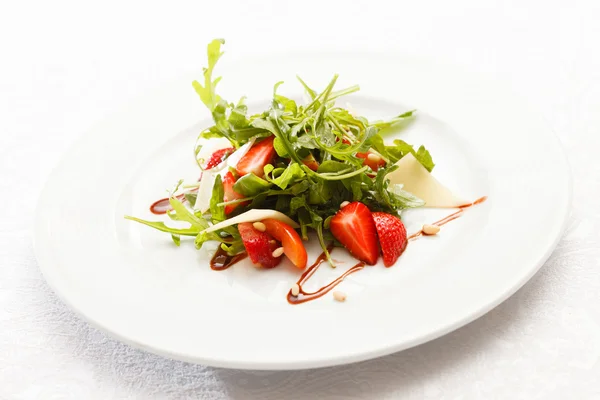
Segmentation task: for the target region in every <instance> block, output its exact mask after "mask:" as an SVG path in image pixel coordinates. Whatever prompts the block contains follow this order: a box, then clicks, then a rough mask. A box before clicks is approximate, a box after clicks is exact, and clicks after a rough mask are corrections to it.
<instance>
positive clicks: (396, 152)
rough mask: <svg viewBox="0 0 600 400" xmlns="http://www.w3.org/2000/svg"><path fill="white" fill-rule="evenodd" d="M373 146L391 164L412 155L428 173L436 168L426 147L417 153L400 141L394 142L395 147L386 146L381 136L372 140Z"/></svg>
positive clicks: (422, 147) (420, 148) (421, 147)
mask: <svg viewBox="0 0 600 400" xmlns="http://www.w3.org/2000/svg"><path fill="white" fill-rule="evenodd" d="M371 144H372V146H373V148H374V149H375V150H377V152H379V153H380V154H381V155H382V156H384V157H385V158H387V159H388V160H389V162H390V163H391V164H395V163H396V162H397V161H398V160H400V159H401V158H402V157H404V156H405V155H407V154H408V153H411V154H412V155H413V156H414V157H415V158H416V159H417V160H418V161H419V162H420V163H421V165H423V166H424V167H425V168H426V169H427V171H429V172H431V171H432V170H433V167H435V164H434V163H433V159H432V158H431V154H429V151H427V149H425V147H424V146H420V147H419V149H418V150H417V151H415V149H414V147H413V146H412V145H410V144H408V143H406V142H405V141H403V140H400V139H396V140H394V144H393V145H389V146H386V145H385V144H384V142H383V138H382V137H381V135H376V136H374V137H373V139H372V140H371Z"/></svg>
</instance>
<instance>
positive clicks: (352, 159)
mask: <svg viewBox="0 0 600 400" xmlns="http://www.w3.org/2000/svg"><path fill="white" fill-rule="evenodd" d="M224 43H225V42H224V41H223V40H222V39H215V40H213V41H212V42H211V43H209V44H208V47H207V57H208V67H207V68H204V69H203V75H204V82H203V83H200V82H198V81H194V82H193V83H192V85H193V87H194V89H195V90H196V92H197V93H198V96H199V97H200V100H201V101H202V102H203V103H204V105H205V106H206V107H207V108H208V110H209V111H210V112H211V114H212V117H213V120H214V125H213V126H211V127H209V128H207V129H205V130H203V131H202V132H201V133H200V135H199V138H205V139H210V138H226V139H227V140H229V141H230V142H231V145H232V146H233V147H234V148H239V147H240V146H242V145H244V144H245V143H248V142H249V141H250V140H257V141H260V140H261V138H264V137H269V136H271V135H273V136H275V139H274V142H273V147H274V149H275V152H276V157H275V159H274V160H273V161H272V162H271V163H270V164H267V165H266V166H265V167H264V174H263V175H262V176H257V175H255V174H253V173H249V174H246V175H244V176H237V171H235V170H232V172H233V173H234V175H236V178H237V180H236V182H235V184H234V186H233V190H234V191H235V192H237V193H238V194H240V195H242V196H244V197H243V198H241V199H236V200H232V201H226V200H224V198H225V196H224V189H223V184H222V180H221V176H217V179H216V180H215V183H214V186H213V192H212V197H211V200H210V209H209V210H208V211H207V212H205V213H201V212H200V211H195V210H193V209H192V208H191V207H187V206H186V205H185V204H184V203H182V202H181V201H179V200H177V198H175V197H171V198H170V204H171V207H172V209H173V210H172V211H170V212H169V213H168V216H169V217H170V218H171V219H173V220H177V221H183V222H186V223H187V224H189V227H187V228H171V227H168V226H167V225H165V223H163V222H149V221H145V220H141V219H138V218H134V217H127V218H129V219H131V220H134V221H137V222H140V223H142V224H145V225H148V226H151V227H153V228H155V229H158V230H161V231H164V232H167V233H170V234H171V235H172V238H173V240H174V242H175V243H176V244H177V245H179V243H180V240H181V236H195V237H196V239H195V244H196V246H197V247H198V248H199V247H200V246H202V244H203V243H204V242H205V241H207V240H216V241H219V242H221V247H222V248H223V249H224V250H225V251H227V252H228V253H229V254H230V255H234V254H237V253H239V252H242V251H244V247H243V244H242V243H241V239H240V236H239V233H238V231H237V228H235V227H227V228H224V229H221V230H218V231H215V232H211V233H205V232H203V231H204V229H206V228H207V227H208V226H209V225H210V224H209V221H210V222H212V223H213V224H214V223H217V222H220V221H223V220H225V219H226V218H227V217H230V216H232V215H235V214H239V213H242V212H244V211H247V210H248V209H251V208H263V209H275V210H278V211H280V212H283V213H285V214H286V215H288V216H290V217H291V218H293V219H294V220H296V221H298V223H299V225H300V232H301V236H302V237H303V238H304V239H308V233H309V231H314V232H315V233H316V235H317V237H318V239H319V242H320V243H321V246H322V247H323V249H324V250H325V249H326V243H327V242H328V241H331V240H333V237H332V235H331V234H330V232H329V222H330V220H331V218H332V216H333V215H334V214H335V213H336V212H337V211H338V210H339V205H340V203H342V202H344V201H361V202H363V203H364V204H366V205H367V206H368V207H369V208H370V209H371V210H372V211H375V210H380V211H385V212H388V213H392V214H396V215H398V214H399V213H400V212H401V211H402V210H403V209H406V208H412V207H419V206H422V205H423V201H421V200H420V199H418V198H416V197H415V196H413V195H412V194H410V193H408V192H406V191H404V190H402V188H401V186H400V185H391V184H390V182H389V180H387V179H386V175H387V174H388V173H389V172H391V171H393V170H394V168H396V167H395V166H394V164H395V163H396V162H397V161H398V160H400V159H401V158H402V157H404V156H405V155H407V154H409V153H410V154H412V155H414V156H415V158H416V159H417V160H418V161H419V162H420V163H421V164H422V165H423V166H424V167H425V168H426V169H427V170H428V171H431V170H432V169H433V168H434V166H435V164H434V163H433V160H432V158H431V155H430V154H429V152H428V151H427V150H426V149H425V147H423V146H420V147H419V148H418V149H416V150H415V148H414V147H413V146H412V145H410V144H408V143H406V142H405V141H403V140H399V139H396V140H394V141H393V142H392V143H386V142H385V141H384V135H385V134H386V131H388V130H389V129H390V128H398V127H400V128H402V127H403V126H405V125H407V124H409V123H410V122H411V121H412V120H413V119H414V115H415V111H414V110H413V111H408V112H404V113H402V114H399V115H397V116H396V117H393V118H391V119H390V120H387V121H381V120H379V121H372V122H369V120H368V119H366V118H364V117H360V116H356V115H354V114H352V113H351V112H349V111H348V110H346V109H343V108H340V107H338V106H336V105H335V100H336V99H338V98H340V97H342V96H345V95H348V94H351V93H354V92H356V91H358V90H359V87H358V86H351V87H348V88H344V89H339V90H334V87H335V84H336V81H337V78H338V76H337V75H334V76H333V78H332V79H331V81H330V82H329V84H328V85H327V86H326V87H325V88H324V89H323V90H322V91H321V92H317V91H316V90H314V89H312V88H311V87H310V86H308V84H307V83H306V82H304V81H303V80H302V78H300V77H297V78H298V81H299V82H300V84H301V85H302V87H303V88H304V90H305V91H306V93H307V94H308V96H309V97H310V102H309V104H306V105H300V104H298V103H297V102H296V101H295V100H293V99H291V98H288V97H285V96H283V95H281V94H278V93H277V91H278V88H279V87H280V85H281V84H282V83H283V82H277V83H276V84H275V86H274V88H273V98H272V101H271V105H270V107H269V108H268V109H267V110H265V111H264V112H262V113H259V114H254V115H248V107H247V106H246V103H245V97H242V98H241V99H240V100H239V101H238V102H237V103H236V104H234V103H229V102H227V101H226V100H224V99H222V98H221V97H220V96H219V95H218V94H217V93H216V88H217V84H218V83H219V82H220V80H221V77H217V78H213V73H214V69H215V66H216V64H217V62H218V61H219V59H220V57H221V56H222V55H223V52H222V51H221V46H222V45H223V44H224ZM198 151H199V147H197V148H196V155H197V154H198ZM367 152H370V153H372V154H374V155H375V156H376V158H378V159H380V160H383V161H384V162H385V165H381V166H379V167H378V168H375V169H372V168H371V167H370V166H369V165H368V164H367V163H366V162H365V159H366V158H367V154H366V153H367ZM196 162H197V163H198V165H199V166H200V167H201V168H202V166H201V160H198V159H197V160H196ZM178 187H179V186H178ZM184 194H185V199H186V200H187V203H189V204H194V202H195V200H196V195H195V194H193V193H190V192H187V193H184ZM226 206H235V210H234V211H233V212H232V213H231V214H229V215H226V213H225V207H226ZM325 251H326V250H325ZM330 262H331V260H330Z"/></svg>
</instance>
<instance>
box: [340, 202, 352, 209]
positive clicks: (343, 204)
mask: <svg viewBox="0 0 600 400" xmlns="http://www.w3.org/2000/svg"><path fill="white" fill-rule="evenodd" d="M348 204H350V202H349V201H342V204H340V208H344V207H346V206H347V205H348Z"/></svg>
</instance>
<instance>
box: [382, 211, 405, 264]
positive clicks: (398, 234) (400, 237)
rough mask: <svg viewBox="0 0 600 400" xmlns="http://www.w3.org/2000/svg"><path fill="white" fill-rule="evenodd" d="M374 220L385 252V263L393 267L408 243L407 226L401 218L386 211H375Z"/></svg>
mask: <svg viewBox="0 0 600 400" xmlns="http://www.w3.org/2000/svg"><path fill="white" fill-rule="evenodd" d="M373 221H374V222H375V228H376V229H377V236H379V244H380V245H381V252H382V253H383V265H385V266H386V267H391V266H392V265H394V263H395V262H396V260H397V259H398V257H400V256H401V255H402V253H403V252H404V250H405V249H406V245H407V244H408V240H407V238H406V228H405V227H404V224H403V223H402V221H401V220H400V218H398V217H396V216H395V215H392V214H388V213H384V212H374V213H373Z"/></svg>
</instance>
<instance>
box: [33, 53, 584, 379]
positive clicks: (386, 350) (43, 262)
mask: <svg viewBox="0 0 600 400" xmlns="http://www.w3.org/2000/svg"><path fill="white" fill-rule="evenodd" d="M301 53H303V54H305V55H310V56H311V57H319V56H322V55H323V54H325V53H324V52H320V51H305V52H301ZM269 54H271V55H272V56H277V55H282V54H285V53H269ZM326 54H327V56H329V57H330V56H331V55H332V53H331V52H328V53H326ZM336 54H343V55H344V56H345V57H359V56H364V55H365V54H378V56H380V57H384V58H385V59H392V60H396V59H398V57H394V56H398V55H397V54H393V55H392V56H390V55H389V54H385V53H383V52H370V51H341V52H336ZM405 57H409V58H416V59H419V60H428V59H426V58H424V57H415V56H413V55H406V56H402V57H401V58H400V59H403V58H405ZM425 62H428V61H425ZM437 63H438V64H439V63H440V62H439V61H438V62H437ZM446 64H447V63H445V62H444V63H442V65H446ZM449 65H452V64H449ZM459 69H460V70H462V71H464V70H465V68H464V67H459ZM479 76H481V75H479ZM178 80H180V77H175V79H173V81H178ZM169 83H170V81H169V82H168V83H165V84H164V85H161V86H160V88H162V87H164V86H166V85H168V84H169ZM157 89H159V88H157ZM153 92H154V91H153ZM146 95H148V93H147V92H144V93H141V94H140V96H137V97H136V98H134V99H133V100H132V101H131V102H130V103H131V104H133V103H136V102H137V101H138V100H139V99H140V98H142V97H144V96H146ZM125 109H127V107H122V108H120V109H119V110H117V111H116V112H114V113H111V114H109V115H107V116H105V117H104V118H103V119H102V121H99V122H97V123H95V124H93V125H92V126H90V127H89V128H88V129H86V130H85V131H83V132H82V133H81V134H80V135H79V136H78V137H77V139H76V140H74V141H73V143H72V144H71V145H70V146H69V147H68V149H67V150H66V152H64V153H63V154H62V155H61V157H60V160H59V162H58V163H57V164H56V165H55V166H54V168H53V169H52V171H51V172H50V174H49V175H48V178H47V180H46V182H45V183H44V186H43V188H42V190H41V191H40V192H39V194H38V199H37V202H36V209H35V212H34V222H33V225H34V226H33V235H32V237H33V248H34V253H35V257H36V259H37V261H38V265H39V268H40V271H41V272H42V275H43V276H44V279H45V280H46V282H48V285H49V286H50V287H51V288H52V290H53V292H54V293H55V294H56V295H57V297H58V298H60V300H61V301H62V302H63V303H65V304H66V305H67V306H68V307H69V308H70V309H71V310H72V311H73V312H74V313H75V314H76V315H78V316H79V317H80V318H82V319H83V320H85V321H86V322H87V323H89V324H90V325H92V326H94V327H95V328H97V329H100V330H101V331H103V332H105V333H106V334H108V336H110V337H112V338H115V339H117V340H119V341H121V342H123V343H126V344H128V345H131V346H133V347H135V348H139V349H142V350H144V351H148V352H151V353H154V354H158V355H161V356H165V357H168V358H172V359H177V360H181V361H186V362H192V363H201V364H205V365H209V366H214V367H225V368H240V369H256V370H284V369H285V370H295V369H306V368H321V367H328V366H335V365H342V364H348V363H354V362H359V361H364V360H368V359H372V358H376V357H380V356H383V355H388V354H392V353H395V352H398V351H402V350H405V349H408V348H411V347H414V346H418V345H420V344H423V343H426V342H429V341H431V340H434V339H437V338H439V337H441V336H444V335H446V334H448V333H450V332H452V331H454V330H456V329H458V328H460V327H463V326H465V325H467V324H469V323H470V322H472V321H474V320H476V319H478V318H480V317H481V316H483V315H485V314H486V313H488V312H489V311H491V310H492V309H494V308H495V307H497V306H498V305H499V304H501V303H503V302H504V301H506V300H507V299H508V298H509V297H511V296H512V295H513V294H514V293H516V292H517V291H518V290H519V289H520V288H522V287H523V286H524V285H525V283H527V282H528V281H529V280H530V279H531V278H532V277H533V276H534V275H535V274H536V273H537V272H538V271H539V269H540V268H541V267H542V266H543V265H544V263H545V262H546V261H547V260H548V259H549V257H550V256H551V254H552V253H553V252H554V250H555V249H556V246H557V244H558V243H559V242H560V240H561V239H562V237H563V236H564V232H565V230H566V228H567V225H568V217H569V215H570V213H571V211H572V202H573V176H572V168H571V165H570V163H569V159H568V156H567V154H566V151H565V148H564V145H563V144H562V142H561V141H560V139H559V137H558V135H557V134H556V132H555V130H554V129H553V127H552V125H551V124H549V123H548V121H547V120H546V118H545V117H544V116H543V115H541V113H537V112H536V116H537V117H540V118H541V119H543V121H544V127H545V129H546V130H547V131H548V133H549V135H548V140H552V141H553V142H554V144H555V145H556V148H557V149H558V150H559V152H560V154H561V157H562V159H563V160H562V161H563V162H564V165H565V166H566V175H565V179H566V181H565V182H564V183H566V186H567V190H566V192H567V193H566V204H565V207H564V208H563V209H562V210H561V213H562V215H561V216H560V219H561V224H560V231H559V233H558V234H557V235H556V237H554V239H553V241H552V244H551V245H550V246H548V247H547V248H546V250H545V252H544V254H543V255H541V256H540V257H539V258H538V259H537V261H536V262H535V263H533V265H534V267H533V268H528V273H527V274H525V275H524V276H523V277H522V278H521V279H520V280H519V281H518V282H517V283H515V284H514V285H513V286H512V287H510V288H508V290H505V291H504V294H503V295H502V296H499V297H497V298H496V299H495V300H494V301H492V302H489V303H487V304H486V305H485V306H481V307H479V308H478V309H477V310H476V311H475V312H472V313H470V314H469V315H466V316H464V317H463V318H459V319H455V320H454V322H452V323H450V324H447V325H446V326H444V327H443V328H442V329H439V330H437V331H434V332H430V333H429V334H426V335H422V336H420V337H419V338H418V339H415V340H413V341H408V342H401V343H399V344H397V345H391V346H387V347H378V348H375V349H374V350H373V349H372V350H370V351H365V352H362V353H361V352H359V353H357V352H352V353H349V354H347V355H344V356H340V357H336V358H324V359H321V360H309V361H305V360H300V361H298V362H296V363H291V364H290V363H289V362H288V363H270V362H267V363H265V362H262V361H250V362H248V361H246V362H230V361H227V360H225V361H223V360H219V359H210V358H205V359H201V358H199V357H189V356H186V355H185V354H178V353H173V352H169V351H163V350H161V349H157V348H155V347H152V346H148V345H146V344H144V343H140V342H137V341H135V340H132V339H131V338H129V337H126V336H123V335H120V334H119V333H117V332H115V331H113V330H111V329H110V328H108V327H106V326H104V325H102V324H101V323H99V322H98V321H95V320H94V319H92V318H90V317H89V316H88V315H86V314H85V313H84V312H83V311H82V310H80V309H79V308H78V307H77V306H76V305H75V304H73V303H72V302H71V301H69V299H68V298H66V297H65V296H63V294H62V293H61V292H60V290H58V287H59V286H60V285H57V284H56V282H55V281H54V278H55V277H54V276H52V273H49V269H48V268H49V265H50V264H52V260H49V257H47V254H41V253H40V251H41V250H40V245H39V241H40V239H41V238H40V230H39V229H38V224H39V221H40V219H41V217H40V216H41V215H42V213H43V210H42V208H43V205H42V202H41V200H42V198H43V195H44V193H45V192H46V190H47V187H48V186H49V185H50V183H51V180H52V177H53V176H54V175H55V173H56V172H57V171H58V170H59V167H60V166H61V165H62V163H63V162H64V160H65V158H66V156H67V154H70V153H71V152H72V151H74V150H75V149H77V147H78V146H79V144H80V143H82V142H84V141H85V140H86V138H87V137H88V135H89V134H90V132H92V131H93V130H94V129H96V128H97V127H99V126H101V124H102V123H103V122H104V121H108V120H111V119H113V118H115V117H116V115H118V114H120V112H121V111H122V110H125ZM200 119H201V118H200V117H198V120H200ZM557 219H558V218H557ZM282 364H285V365H282Z"/></svg>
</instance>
